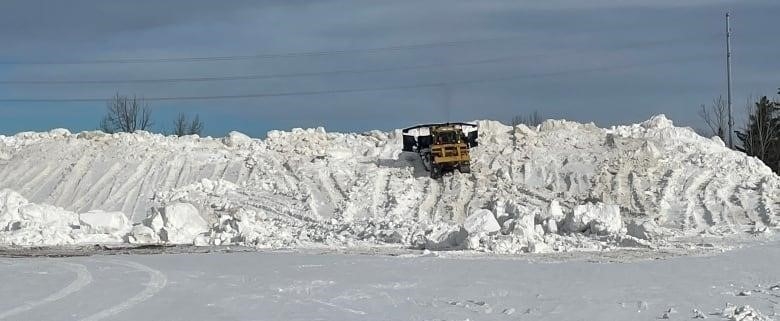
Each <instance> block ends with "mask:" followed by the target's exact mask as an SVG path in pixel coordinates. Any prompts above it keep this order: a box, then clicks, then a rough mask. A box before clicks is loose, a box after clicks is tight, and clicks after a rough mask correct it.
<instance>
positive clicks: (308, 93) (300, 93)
mask: <svg viewBox="0 0 780 321" xmlns="http://www.w3.org/2000/svg"><path fill="white" fill-rule="evenodd" d="M714 58H720V56H718V55H709V56H701V55H697V56H690V57H680V58H675V59H668V60H663V61H655V62H649V63H634V64H625V65H619V66H601V67H593V68H585V69H575V70H567V71H558V72H548V73H536V74H525V75H512V76H504V77H490V78H481V79H470V80H460V81H444V82H432V83H417V84H410V85H396V86H385V87H366V88H349V89H330V90H314V91H292V92H277V93H252V94H240V95H215V96H175V97H151V98H143V99H144V100H146V101H186V100H221V99H241V98H267V97H289V96H314V95H327V94H340V93H357V92H372V91H388V90H408V89H421V88H432V87H443V86H452V85H470V84H478V83H489V82H497V81H509V80H518V79H533V78H544V77H554V76H566V75H576V74H587V73H594V72H605V71H615V70H622V69H630V68H636V67H641V66H652V65H663V64H670V63H679V62H686V61H701V60H704V59H714ZM108 100H109V99H106V98H42V99H37V98H33V99H0V102H2V103H53V102H61V103H76V102H105V101H108Z"/></svg>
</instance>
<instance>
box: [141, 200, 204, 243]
mask: <svg viewBox="0 0 780 321" xmlns="http://www.w3.org/2000/svg"><path fill="white" fill-rule="evenodd" d="M144 225H146V226H147V227H149V228H151V230H152V231H154V232H155V233H157V234H158V235H159V238H160V240H162V241H164V242H168V243H172V244H193V243H194V242H195V239H196V238H197V237H198V236H200V235H201V234H205V233H206V232H208V230H209V224H208V223H207V222H206V220H204V219H203V217H201V216H200V213H199V211H198V209H197V208H195V206H193V205H192V204H189V203H172V204H169V205H166V206H165V207H161V208H155V209H154V212H153V214H152V215H151V216H150V217H149V218H147V219H146V220H145V221H144ZM136 231H137V232H141V233H140V235H138V236H136V235H132V237H133V238H134V239H135V240H140V239H144V238H147V234H148V230H145V229H136Z"/></svg>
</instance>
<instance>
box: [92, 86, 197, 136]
mask: <svg viewBox="0 0 780 321" xmlns="http://www.w3.org/2000/svg"><path fill="white" fill-rule="evenodd" d="M153 125H154V122H153V121H152V106H151V105H150V104H149V103H147V102H146V101H144V100H143V99H142V98H138V97H136V96H133V97H129V96H124V95H120V94H116V95H115V96H114V97H113V98H111V100H109V102H108V105H107V106H106V114H105V116H103V119H102V120H101V121H100V130H102V131H103V132H106V133H110V134H113V133H132V132H135V131H136V130H145V131H150V130H151V129H152V126H153ZM162 131H163V133H165V134H173V135H176V136H185V135H201V134H202V133H203V121H201V120H200V116H199V115H197V114H196V115H195V116H194V117H192V118H191V119H190V116H189V115H187V114H185V113H179V115H178V116H176V118H175V119H174V120H173V121H172V128H171V129H170V131H169V130H166V129H163V130H162Z"/></svg>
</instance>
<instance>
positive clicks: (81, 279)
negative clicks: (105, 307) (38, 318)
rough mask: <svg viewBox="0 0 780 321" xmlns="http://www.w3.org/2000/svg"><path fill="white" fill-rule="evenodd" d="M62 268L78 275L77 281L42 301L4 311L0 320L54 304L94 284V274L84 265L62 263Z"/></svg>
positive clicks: (0, 315) (0, 314)
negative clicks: (47, 304)
mask: <svg viewBox="0 0 780 321" xmlns="http://www.w3.org/2000/svg"><path fill="white" fill-rule="evenodd" d="M60 264H62V266H64V267H65V268H66V269H68V270H71V271H73V272H74V273H76V279H75V280H73V281H72V282H70V284H68V285H67V286H66V287H64V288H62V289H60V290H59V291H57V292H55V293H53V294H51V295H49V296H47V297H45V298H42V299H40V300H35V301H30V302H27V303H25V304H23V305H20V306H18V307H15V308H13V309H10V310H7V311H4V312H1V313H0V320H2V319H6V318H8V317H11V316H14V315H17V314H19V313H22V312H26V311H29V310H32V309H34V308H36V307H38V306H40V305H44V304H46V303H50V302H54V301H57V300H60V299H62V298H64V297H66V296H68V295H71V294H73V293H76V292H78V291H80V290H81V289H83V288H84V287H85V286H87V285H89V284H90V283H92V274H91V273H89V270H87V267H86V266H84V265H82V264H76V263H60Z"/></svg>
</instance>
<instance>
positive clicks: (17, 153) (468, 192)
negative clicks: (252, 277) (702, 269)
mask: <svg viewBox="0 0 780 321" xmlns="http://www.w3.org/2000/svg"><path fill="white" fill-rule="evenodd" d="M479 130H480V131H479V135H480V137H479V141H480V146H479V147H476V148H474V150H473V151H472V153H471V154H472V157H473V161H472V172H471V173H469V174H461V173H457V172H456V173H454V174H452V175H446V176H445V177H443V178H442V179H440V180H432V179H430V178H429V177H428V173H427V172H426V171H425V170H424V169H423V166H422V163H421V162H420V159H419V157H418V156H417V155H415V154H412V153H403V152H401V144H402V143H401V135H400V132H399V131H392V132H380V131H371V132H366V133H362V134H358V133H329V132H326V131H325V130H324V129H323V128H316V129H294V130H292V131H290V132H283V131H272V132H269V133H268V137H267V138H266V139H264V140H259V139H251V138H249V137H247V136H246V135H243V134H241V133H237V132H231V133H230V134H229V135H228V136H227V137H225V138H221V139H213V138H210V137H198V136H186V137H166V136H162V135H154V134H149V133H145V132H138V133H135V134H103V133H100V132H82V133H79V134H75V135H74V134H70V133H68V132H66V131H52V132H49V133H22V134H18V135H16V136H13V137H3V136H0V165H2V166H0V188H2V187H6V188H11V189H13V190H19V191H25V196H26V197H29V198H30V199H31V200H33V201H34V202H38V203H47V204H53V206H61V207H64V208H65V209H66V210H68V211H72V212H71V213H78V212H85V213H86V212H88V211H90V210H93V209H96V208H100V209H104V210H107V211H109V212H107V213H108V214H105V217H104V215H99V216H98V215H93V216H98V217H100V220H98V221H95V220H94V218H90V217H89V216H85V218H86V220H84V221H83V222H82V221H79V220H78V218H76V219H75V221H68V220H64V221H67V223H68V224H60V225H62V226H69V225H70V224H71V223H73V224H76V225H78V226H80V227H81V226H84V227H85V229H86V230H89V231H90V233H109V234H110V233H119V232H120V230H111V229H107V228H106V227H105V225H101V224H109V225H110V224H114V223H106V222H117V223H116V224H119V223H118V222H119V221H121V219H119V217H118V216H116V215H115V214H110V213H115V212H122V213H127V214H128V221H129V222H130V223H134V224H136V225H135V226H132V228H131V229H130V228H128V229H126V235H125V239H126V240H127V241H128V242H134V243H149V242H169V243H187V244H189V243H196V244H246V245H251V246H257V247H272V248H278V247H300V246H355V245H368V246H370V245H381V244H394V245H399V246H407V247H415V248H427V249H438V250H444V249H475V250H483V251H491V252H496V253H520V252H546V251H569V250H576V249H580V250H582V249H585V250H601V249H609V248H613V247H615V246H643V247H655V246H659V245H663V244H667V243H668V242H669V241H673V240H676V239H680V240H682V239H685V238H686V237H690V236H697V235H702V234H703V235H709V236H730V235H735V234H740V233H758V234H763V233H769V232H771V231H772V230H774V229H776V228H777V227H778V223H779V221H778V215H780V178H778V176H776V175H774V174H773V173H772V172H771V171H770V170H769V169H768V168H767V167H766V166H764V165H763V164H761V163H760V161H758V160H756V159H754V158H751V157H747V156H745V155H744V154H741V153H738V152H735V151H731V150H729V149H727V148H726V147H725V146H723V143H722V142H721V141H719V140H717V139H707V138H703V137H700V136H698V135H697V134H695V133H694V132H693V131H692V130H690V129H687V128H680V127H675V126H674V125H673V124H672V122H671V121H670V120H668V119H666V118H665V117H664V116H662V115H661V116H655V117H653V118H651V119H650V120H648V121H646V122H643V123H640V124H634V125H629V126H617V127H612V128H609V129H602V128H598V127H596V126H595V125H593V124H580V123H575V122H569V121H564V120H548V121H546V122H544V123H543V124H541V125H540V126H537V127H536V128H529V127H527V126H524V125H518V126H516V127H511V126H505V125H502V124H500V123H498V122H493V121H480V122H479ZM31 160H35V161H31ZM41 206H43V205H41ZM14 213H15V212H14ZM61 216H63V217H67V215H65V214H62V215H61ZM36 220H40V218H36ZM104 220H105V222H104ZM19 224H22V223H19ZM58 224H59V223H58ZM55 225H57V224H55ZM68 233H70V232H68ZM6 243H7V242H6Z"/></svg>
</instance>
